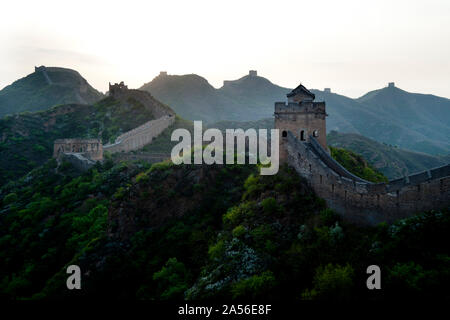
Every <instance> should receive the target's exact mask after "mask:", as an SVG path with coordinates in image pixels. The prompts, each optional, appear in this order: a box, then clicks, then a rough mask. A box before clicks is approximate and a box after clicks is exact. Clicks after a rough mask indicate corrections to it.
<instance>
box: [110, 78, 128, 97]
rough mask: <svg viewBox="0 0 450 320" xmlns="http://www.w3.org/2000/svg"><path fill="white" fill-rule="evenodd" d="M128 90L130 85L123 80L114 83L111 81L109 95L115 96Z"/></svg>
mask: <svg viewBox="0 0 450 320" xmlns="http://www.w3.org/2000/svg"><path fill="white" fill-rule="evenodd" d="M127 90H128V86H126V85H125V84H124V83H123V81H121V82H120V83H114V84H111V82H110V83H109V95H110V96H111V97H114V96H116V95H117V94H120V93H121V92H124V91H127Z"/></svg>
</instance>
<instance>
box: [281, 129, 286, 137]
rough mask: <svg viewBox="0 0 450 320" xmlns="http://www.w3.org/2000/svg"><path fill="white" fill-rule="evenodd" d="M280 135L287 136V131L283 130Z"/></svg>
mask: <svg viewBox="0 0 450 320" xmlns="http://www.w3.org/2000/svg"><path fill="white" fill-rule="evenodd" d="M281 136H282V137H283V138H286V137H287V131H286V130H283V132H282V133H281Z"/></svg>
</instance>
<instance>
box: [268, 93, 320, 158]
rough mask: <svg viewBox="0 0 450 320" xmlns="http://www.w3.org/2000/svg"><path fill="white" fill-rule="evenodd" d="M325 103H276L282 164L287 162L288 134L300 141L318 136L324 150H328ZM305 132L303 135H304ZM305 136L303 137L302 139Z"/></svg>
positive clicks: (276, 126)
mask: <svg viewBox="0 0 450 320" xmlns="http://www.w3.org/2000/svg"><path fill="white" fill-rule="evenodd" d="M325 117H326V113H325V103H324V102H313V101H303V102H301V103H296V102H289V103H284V102H276V103H275V128H277V129H279V130H280V136H281V138H280V162H282V163H283V162H285V161H286V159H287V154H286V147H285V145H284V144H285V142H286V137H284V135H285V134H286V133H287V132H289V131H290V132H292V133H293V134H294V135H295V136H296V137H297V138H298V139H299V140H301V139H302V138H303V139H304V140H305V141H308V140H309V136H310V135H313V133H315V134H316V138H317V139H318V141H319V143H320V144H321V145H322V147H323V148H325V149H326V148H327V142H326V121H325ZM302 132H303V133H302ZM302 135H303V137H302Z"/></svg>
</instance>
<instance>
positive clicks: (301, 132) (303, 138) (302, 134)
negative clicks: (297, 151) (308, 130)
mask: <svg viewBox="0 0 450 320" xmlns="http://www.w3.org/2000/svg"><path fill="white" fill-rule="evenodd" d="M300 140H301V141H305V130H302V131H300Z"/></svg>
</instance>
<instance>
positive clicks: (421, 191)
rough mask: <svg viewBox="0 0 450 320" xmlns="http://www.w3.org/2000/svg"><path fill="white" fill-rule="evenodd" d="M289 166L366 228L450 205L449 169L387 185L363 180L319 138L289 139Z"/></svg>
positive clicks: (327, 199) (352, 219) (439, 169)
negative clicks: (325, 147)
mask: <svg viewBox="0 0 450 320" xmlns="http://www.w3.org/2000/svg"><path fill="white" fill-rule="evenodd" d="M286 147H287V154H288V157H287V161H288V164H289V165H291V166H292V167H294V168H295V170H296V171H297V172H298V173H299V175H301V176H302V177H304V178H305V179H306V180H307V181H308V183H309V184H310V186H311V187H312V188H313V189H314V191H315V192H316V194H317V195H318V196H320V197H321V198H323V199H325V200H326V202H327V204H328V206H329V207H330V208H332V209H334V210H336V212H338V213H340V214H341V215H342V216H343V217H344V218H345V219H346V220H349V221H352V222H355V223H358V224H365V225H374V224H377V223H380V222H383V221H386V222H388V223H391V222H393V221H395V220H397V219H400V218H405V217H409V216H411V215H413V214H415V213H418V212H422V211H426V210H431V209H439V208H443V207H448V206H450V165H446V166H443V167H439V168H435V169H432V170H427V171H424V172H420V173H417V174H413V175H410V176H407V177H404V178H402V179H396V180H392V181H389V182H388V183H372V182H369V181H366V180H364V179H361V178H359V177H357V176H355V175H353V174H352V173H350V172H349V171H347V170H346V169H345V168H344V167H342V166H341V165H340V164H339V163H338V162H336V160H334V159H333V158H332V157H331V156H330V155H329V154H328V152H327V151H326V150H324V149H323V148H322V146H321V145H320V143H318V142H317V140H316V139H315V138H314V137H310V138H309V142H305V141H299V140H298V138H296V137H295V136H294V135H293V134H292V133H291V132H288V134H287V142H286Z"/></svg>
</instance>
